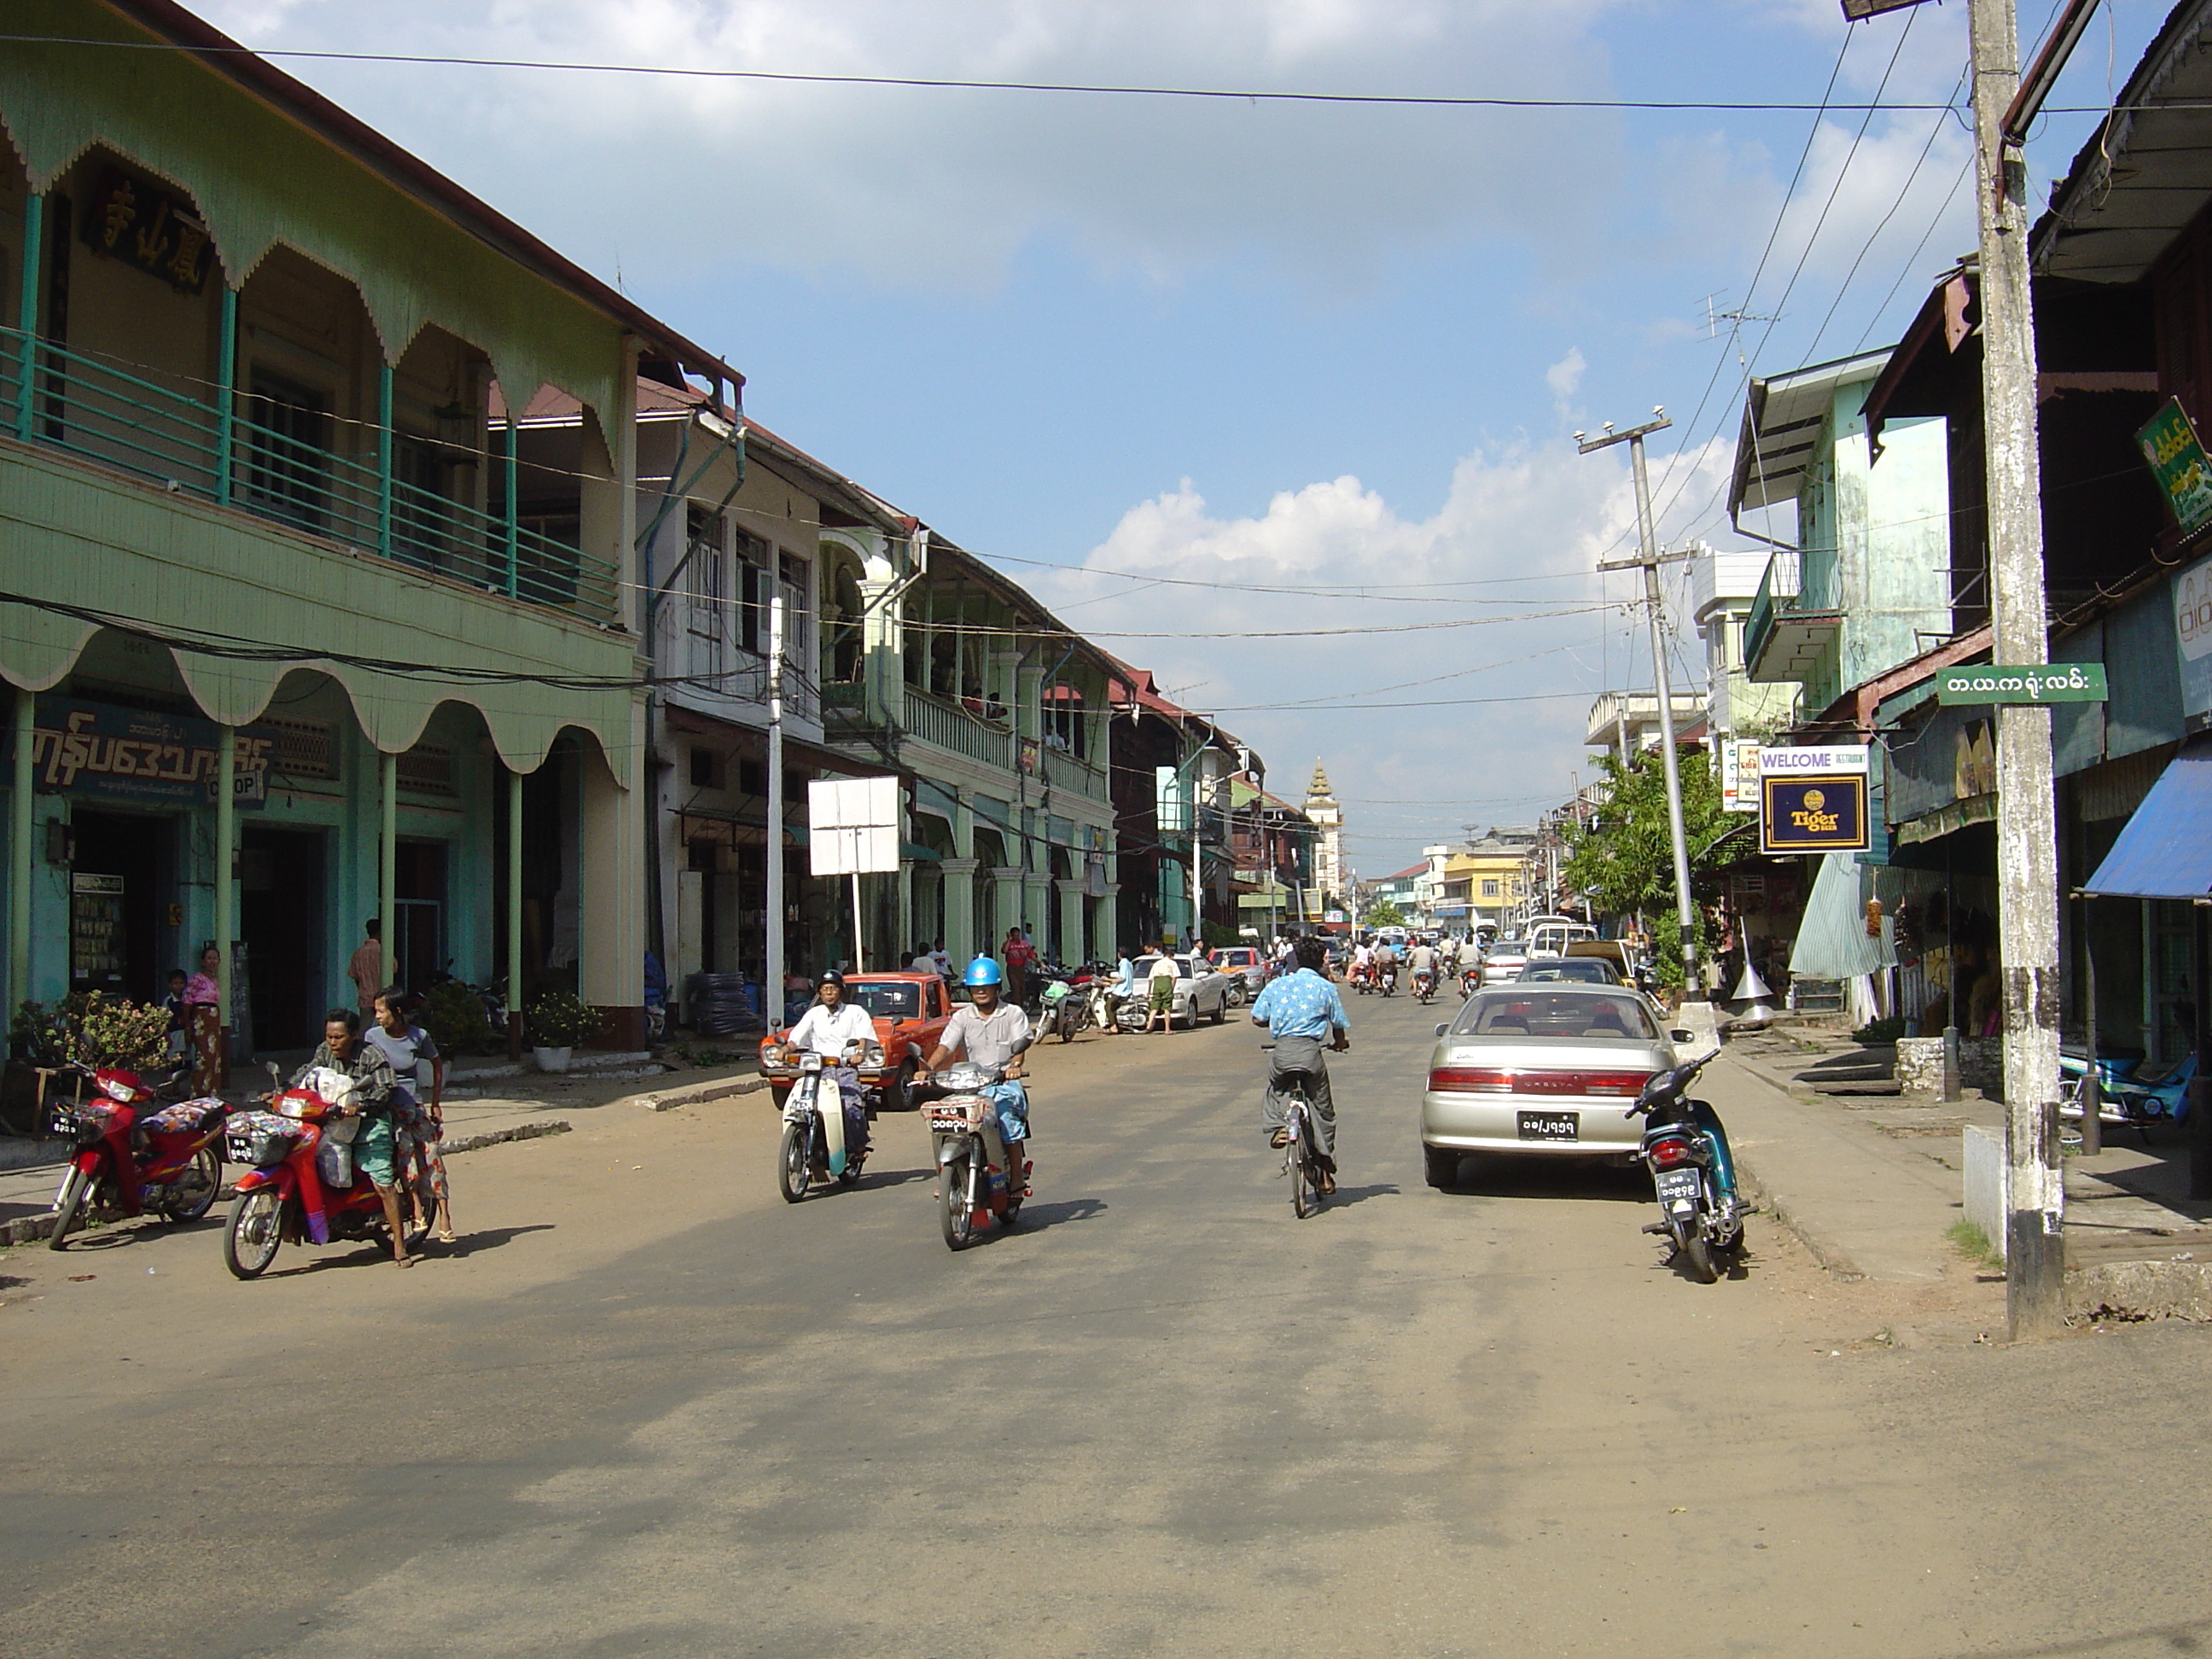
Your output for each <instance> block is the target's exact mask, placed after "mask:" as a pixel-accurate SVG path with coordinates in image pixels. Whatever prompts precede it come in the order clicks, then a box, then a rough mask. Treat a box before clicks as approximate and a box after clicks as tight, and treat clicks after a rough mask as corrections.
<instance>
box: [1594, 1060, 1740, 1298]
mask: <svg viewBox="0 0 2212 1659" xmlns="http://www.w3.org/2000/svg"><path fill="white" fill-rule="evenodd" d="M1719 1052H1720V1050H1719V1049H1717V1048H1716V1049H1714V1050H1713V1052H1712V1054H1707V1055H1705V1057H1704V1058H1703V1059H1700V1060H1690V1061H1687V1062H1686V1063H1685V1064H1683V1065H1680V1066H1673V1067H1670V1068H1669V1069H1668V1070H1667V1071H1663V1072H1655V1073H1652V1074H1651V1075H1650V1077H1649V1078H1647V1079H1644V1088H1643V1091H1642V1092H1640V1093H1639V1094H1638V1096H1637V1097H1636V1103H1635V1104H1634V1105H1633V1106H1632V1107H1630V1108H1629V1109H1628V1110H1627V1111H1626V1113H1625V1114H1624V1115H1625V1116H1627V1117H1636V1116H1638V1115H1641V1116H1643V1117H1644V1120H1645V1122H1644V1135H1643V1139H1642V1142H1641V1144H1640V1145H1639V1146H1638V1149H1637V1153H1636V1156H1637V1157H1638V1158H1639V1159H1641V1160H1642V1161H1643V1164H1644V1167H1645V1168H1646V1169H1648V1170H1650V1171H1651V1187H1652V1191H1653V1192H1654V1193H1655V1194H1656V1195H1657V1197H1658V1200H1659V1213H1660V1215H1661V1217H1662V1219H1660V1220H1658V1221H1655V1222H1650V1223H1648V1224H1646V1225H1645V1226H1644V1231H1645V1232H1647V1233H1656V1234H1660V1235H1662V1236H1663V1237H1667V1238H1668V1239H1669V1240H1671V1241H1672V1242H1673V1243H1674V1253H1675V1255H1677V1256H1679V1257H1680V1258H1681V1259H1682V1260H1683V1261H1687V1262H1688V1263H1689V1264H1690V1271H1691V1273H1692V1274H1693V1275H1694V1276H1695V1277H1696V1279H1697V1280H1698V1282H1699V1284H1701V1285H1710V1284H1711V1283H1712V1282H1713V1281H1714V1280H1715V1279H1718V1278H1719V1277H1720V1269H1721V1267H1722V1265H1723V1261H1724V1260H1725V1259H1726V1258H1728V1257H1729V1256H1731V1255H1734V1254H1735V1252H1736V1251H1737V1250H1739V1249H1741V1248H1742V1246H1743V1220H1744V1218H1745V1217H1746V1216H1747V1215H1749V1214H1751V1213H1752V1212H1751V1210H1750V1209H1749V1207H1748V1206H1746V1205H1745V1204H1744V1202H1743V1200H1742V1199H1741V1197H1739V1196H1738V1194H1737V1193H1736V1186H1735V1163H1734V1160H1733V1159H1731V1158H1729V1152H1728V1142H1727V1139H1726V1138H1725V1137H1724V1136H1723V1134H1721V1133H1717V1131H1719V1129H1720V1127H1721V1121H1720V1115H1719V1114H1718V1113H1717V1112H1715V1111H1714V1110H1713V1109H1712V1107H1711V1105H1710V1104H1708V1103H1706V1102H1705V1101H1702V1100H1690V1099H1687V1098H1686V1097H1685V1091H1687V1090H1688V1088H1689V1086H1690V1085H1691V1084H1692V1083H1693V1082H1694V1081H1696V1079H1697V1076H1698V1073H1700V1072H1702V1071H1704V1070H1705V1067H1706V1066H1709V1065H1711V1063H1712V1060H1713V1056H1714V1054H1718V1053H1719Z"/></svg>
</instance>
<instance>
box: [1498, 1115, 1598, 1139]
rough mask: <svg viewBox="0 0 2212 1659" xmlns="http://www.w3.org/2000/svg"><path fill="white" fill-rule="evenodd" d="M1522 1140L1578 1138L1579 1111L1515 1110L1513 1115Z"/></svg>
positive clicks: (1580, 1132)
mask: <svg viewBox="0 0 2212 1659" xmlns="http://www.w3.org/2000/svg"><path fill="white" fill-rule="evenodd" d="M1514 1117H1515V1121H1516V1122H1517V1123H1518V1125H1519V1126H1520V1130H1521V1139H1523V1140H1580V1139H1582V1138H1583V1115H1582V1114H1581V1113H1580V1112H1517V1113H1516V1114H1515V1115H1514Z"/></svg>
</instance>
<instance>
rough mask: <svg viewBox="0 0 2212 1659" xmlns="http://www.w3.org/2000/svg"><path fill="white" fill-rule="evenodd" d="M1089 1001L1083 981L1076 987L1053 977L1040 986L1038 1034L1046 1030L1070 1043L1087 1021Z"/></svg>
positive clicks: (1071, 982) (1089, 1013) (1088, 1022)
mask: <svg viewBox="0 0 2212 1659" xmlns="http://www.w3.org/2000/svg"><path fill="white" fill-rule="evenodd" d="M1089 1024H1091V997H1090V995H1089V987H1088V985H1087V984H1086V985H1084V986H1081V987H1079V986H1078V985H1077V984H1076V983H1075V982H1074V981H1071V980H1066V979H1056V980H1054V981H1052V982H1051V983H1049V984H1048V985H1047V986H1046V987H1044V1012H1043V1013H1042V1015H1040V1016H1039V1017H1038V1020H1037V1032H1038V1035H1040V1036H1042V1035H1044V1034H1045V1033H1047V1032H1050V1033H1052V1034H1054V1035H1055V1036H1058V1037H1059V1038H1060V1041H1061V1042H1074V1041H1075V1037H1076V1034H1077V1033H1078V1032H1079V1031H1081V1030H1083V1029H1084V1028H1085V1026H1087V1025H1089Z"/></svg>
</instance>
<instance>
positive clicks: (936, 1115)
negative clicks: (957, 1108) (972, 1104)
mask: <svg viewBox="0 0 2212 1659" xmlns="http://www.w3.org/2000/svg"><path fill="white" fill-rule="evenodd" d="M929 1127H930V1131H931V1133H933V1134H940V1135H964V1134H966V1133H968V1114H967V1113H965V1112H932V1113H931V1114H930V1115H929Z"/></svg>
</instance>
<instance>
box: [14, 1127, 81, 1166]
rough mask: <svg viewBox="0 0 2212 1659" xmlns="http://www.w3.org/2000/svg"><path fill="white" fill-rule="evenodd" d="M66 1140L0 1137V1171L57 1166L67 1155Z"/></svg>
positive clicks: (68, 1144) (67, 1145) (18, 1136)
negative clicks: (48, 1165) (47, 1165)
mask: <svg viewBox="0 0 2212 1659" xmlns="http://www.w3.org/2000/svg"><path fill="white" fill-rule="evenodd" d="M69 1150H70V1143H69V1142H68V1141H66V1140H33V1139H28V1138H27V1137H25V1136H21V1135H0V1170H35V1169H38V1168H40V1166H42V1165H45V1164H59V1163H60V1162H61V1161H62V1160H63V1159H64V1158H66V1157H67V1156H68V1155H69Z"/></svg>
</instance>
